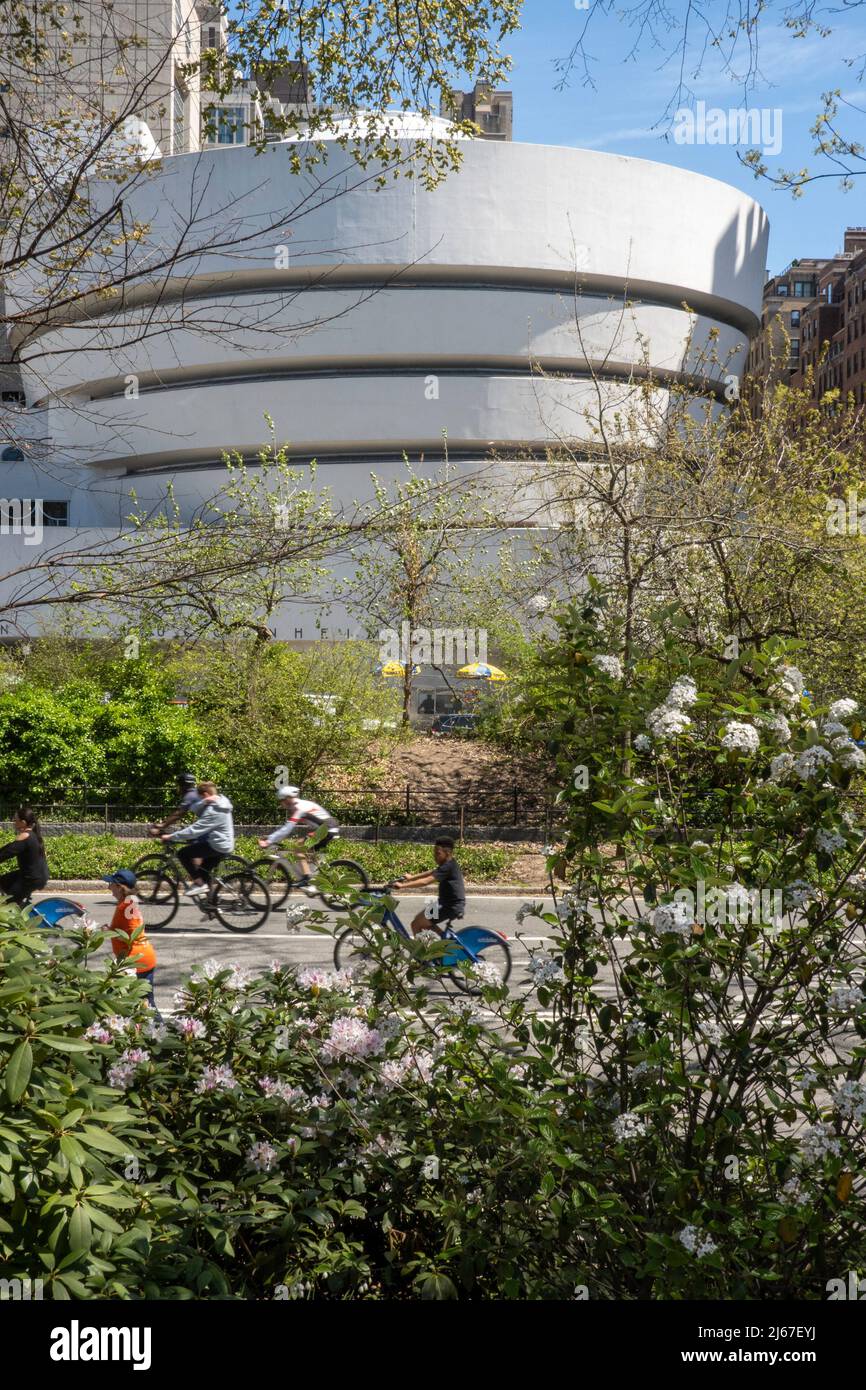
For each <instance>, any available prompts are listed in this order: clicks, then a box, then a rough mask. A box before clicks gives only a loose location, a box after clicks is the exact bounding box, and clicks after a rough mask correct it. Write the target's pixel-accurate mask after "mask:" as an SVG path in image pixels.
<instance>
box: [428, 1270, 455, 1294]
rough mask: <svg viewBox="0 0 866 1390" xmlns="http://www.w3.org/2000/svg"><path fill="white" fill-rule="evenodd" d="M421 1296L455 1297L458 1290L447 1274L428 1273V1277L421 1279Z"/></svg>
mask: <svg viewBox="0 0 866 1390" xmlns="http://www.w3.org/2000/svg"><path fill="white" fill-rule="evenodd" d="M421 1297H422V1298H423V1299H438V1300H441V1299H455V1298H456V1297H457V1290H456V1289H455V1287H454V1285H453V1284H452V1282H451V1280H450V1279H449V1278H448V1275H447V1274H428V1275H427V1277H426V1279H423V1280H422V1281H421Z"/></svg>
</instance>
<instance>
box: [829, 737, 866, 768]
mask: <svg viewBox="0 0 866 1390" xmlns="http://www.w3.org/2000/svg"><path fill="white" fill-rule="evenodd" d="M833 749H834V752H835V754H836V761H837V763H838V764H839V766H840V767H843V768H845V770H846V772H860V771H861V769H862V768H864V767H866V753H864V752H863V749H862V748H858V747H857V745H856V743H855V742H854V740H853V739H851V738H848V739H843V738H835V739H834V740H833Z"/></svg>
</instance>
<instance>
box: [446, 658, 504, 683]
mask: <svg viewBox="0 0 866 1390" xmlns="http://www.w3.org/2000/svg"><path fill="white" fill-rule="evenodd" d="M457 679H458V680H461V681H479V680H482V681H507V680H508V677H507V676H506V674H505V672H504V671H500V669H499V667H498V666H487V665H485V663H484V662H483V661H473V662H472V664H471V665H470V666H461V667H460V670H459V671H458V672H457Z"/></svg>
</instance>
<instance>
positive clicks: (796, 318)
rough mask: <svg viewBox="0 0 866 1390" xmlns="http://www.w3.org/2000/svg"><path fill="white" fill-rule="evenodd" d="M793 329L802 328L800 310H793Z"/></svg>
mask: <svg viewBox="0 0 866 1390" xmlns="http://www.w3.org/2000/svg"><path fill="white" fill-rule="evenodd" d="M791 327H792V328H799V327H800V310H799V309H792V310H791Z"/></svg>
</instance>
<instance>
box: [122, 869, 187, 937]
mask: <svg viewBox="0 0 866 1390" xmlns="http://www.w3.org/2000/svg"><path fill="white" fill-rule="evenodd" d="M139 862H140V865H142V864H145V861H144V860H141V861H139ZM133 872H134V873H135V876H136V878H137V879H138V882H137V884H136V887H135V896H136V897H137V898H138V905H139V907H140V908H141V916H142V919H143V921H144V925H145V928H146V930H147V931H159V930H160V929H161V928H162V927H167V926H168V924H169V922H171V921H173V919H174V917H175V916H176V914H177V910H178V908H179V907H180V893H179V892H178V888H177V883H176V881H175V880H174V879H173V878H171V877H170V874H169V870H168V868H167V867H166V864H165V861H164V860H162V859H156V858H155V857H154V856H153V855H152V856H151V863H150V865H146V864H145V867H139V868H137V869H135V870H134V871H133Z"/></svg>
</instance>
